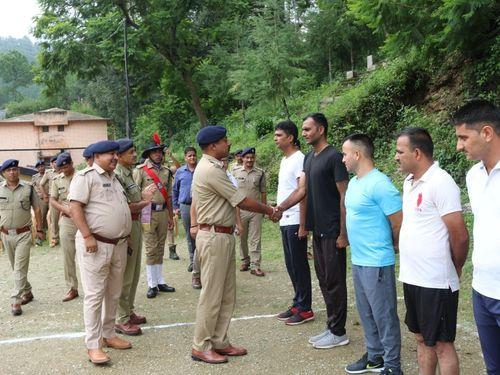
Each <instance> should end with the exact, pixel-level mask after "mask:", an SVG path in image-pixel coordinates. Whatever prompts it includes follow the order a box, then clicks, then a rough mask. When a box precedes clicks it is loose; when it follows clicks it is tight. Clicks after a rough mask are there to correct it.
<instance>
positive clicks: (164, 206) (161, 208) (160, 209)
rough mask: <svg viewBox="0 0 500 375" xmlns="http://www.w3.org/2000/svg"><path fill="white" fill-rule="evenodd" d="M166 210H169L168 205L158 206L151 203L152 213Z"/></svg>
mask: <svg viewBox="0 0 500 375" xmlns="http://www.w3.org/2000/svg"><path fill="white" fill-rule="evenodd" d="M165 208H167V204H166V203H162V204H158V203H154V202H153V203H151V210H152V211H163V210H164V209H165Z"/></svg>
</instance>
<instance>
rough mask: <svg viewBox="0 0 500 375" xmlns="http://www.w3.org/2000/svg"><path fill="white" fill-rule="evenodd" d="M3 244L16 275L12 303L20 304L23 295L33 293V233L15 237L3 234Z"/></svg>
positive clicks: (29, 232)
mask: <svg viewBox="0 0 500 375" xmlns="http://www.w3.org/2000/svg"><path fill="white" fill-rule="evenodd" d="M2 242H3V244H4V246H5V249H6V251H7V255H8V257H9V262H10V266H11V268H12V271H13V274H14V290H13V291H12V295H11V298H12V303H13V304H14V303H15V304H20V303H21V297H22V295H23V294H26V293H28V292H29V291H31V284H30V283H29V281H28V268H29V264H30V249H31V231H28V232H25V233H21V234H16V235H13V236H10V235H7V234H5V233H2Z"/></svg>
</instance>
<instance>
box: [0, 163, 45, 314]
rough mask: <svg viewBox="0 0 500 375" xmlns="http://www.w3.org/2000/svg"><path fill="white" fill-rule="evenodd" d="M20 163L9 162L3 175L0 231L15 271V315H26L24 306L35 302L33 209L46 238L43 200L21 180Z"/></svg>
mask: <svg viewBox="0 0 500 375" xmlns="http://www.w3.org/2000/svg"><path fill="white" fill-rule="evenodd" d="M18 165H19V161H18V160H14V159H8V160H5V161H4V162H3V164H2V166H1V168H0V173H1V174H2V175H3V177H4V178H5V181H3V182H2V183H1V184H0V231H1V237H2V242H3V244H4V246H5V248H6V250H7V255H8V257H9V261H10V265H11V267H12V270H13V271H14V272H13V273H14V291H13V292H12V305H11V308H12V310H11V311H12V314H13V315H21V314H22V313H23V311H22V309H21V305H25V304H27V303H29V302H31V301H32V300H33V293H32V292H31V285H30V283H29V281H28V267H29V261H30V248H31V208H32V207H33V210H34V212H35V220H36V229H37V237H38V238H39V239H40V240H42V241H43V240H44V239H45V234H44V232H43V229H42V215H41V211H40V200H39V198H38V195H37V194H36V193H35V192H34V188H33V186H31V185H30V184H28V183H25V182H23V181H21V180H19V167H18Z"/></svg>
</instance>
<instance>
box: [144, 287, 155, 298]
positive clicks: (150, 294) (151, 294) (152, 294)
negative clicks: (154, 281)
mask: <svg viewBox="0 0 500 375" xmlns="http://www.w3.org/2000/svg"><path fill="white" fill-rule="evenodd" d="M157 294H158V288H157V287H154V288H148V293H147V294H146V297H148V298H155V297H156V295H157Z"/></svg>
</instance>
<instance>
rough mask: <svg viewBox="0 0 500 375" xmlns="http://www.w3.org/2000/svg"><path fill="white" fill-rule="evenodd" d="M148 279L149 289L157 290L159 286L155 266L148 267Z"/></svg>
mask: <svg viewBox="0 0 500 375" xmlns="http://www.w3.org/2000/svg"><path fill="white" fill-rule="evenodd" d="M146 277H147V280H148V287H150V288H156V287H157V286H158V282H157V278H156V275H155V266H154V265H153V266H150V265H146Z"/></svg>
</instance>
